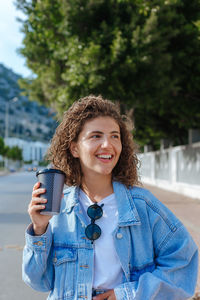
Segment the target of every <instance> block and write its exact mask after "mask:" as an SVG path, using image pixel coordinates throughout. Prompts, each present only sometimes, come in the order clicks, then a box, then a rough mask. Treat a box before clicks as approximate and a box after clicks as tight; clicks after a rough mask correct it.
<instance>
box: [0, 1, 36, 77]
mask: <svg viewBox="0 0 200 300" xmlns="http://www.w3.org/2000/svg"><path fill="white" fill-rule="evenodd" d="M16 17H21V18H24V16H23V15H22V12H21V11H19V10H17V9H16V8H15V5H14V0H0V63H2V64H4V66H5V67H7V68H9V69H12V70H13V71H14V72H15V73H17V74H19V75H22V76H23V77H26V76H29V75H30V74H31V71H30V70H29V69H28V68H27V67H26V66H25V62H26V61H25V58H23V57H22V56H21V55H19V54H18V53H17V52H16V50H17V49H18V48H19V47H20V46H21V44H22V39H23V34H22V33H21V32H20V27H21V24H20V23H19V22H17V20H16Z"/></svg>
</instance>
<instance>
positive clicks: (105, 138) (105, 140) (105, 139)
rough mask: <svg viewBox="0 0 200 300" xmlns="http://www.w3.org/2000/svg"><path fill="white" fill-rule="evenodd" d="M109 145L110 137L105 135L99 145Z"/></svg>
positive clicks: (103, 146) (105, 146)
mask: <svg viewBox="0 0 200 300" xmlns="http://www.w3.org/2000/svg"><path fill="white" fill-rule="evenodd" d="M110 146H111V143H110V139H109V138H108V137H106V136H105V137H104V139H103V141H102V144H101V147H102V148H108V147H110Z"/></svg>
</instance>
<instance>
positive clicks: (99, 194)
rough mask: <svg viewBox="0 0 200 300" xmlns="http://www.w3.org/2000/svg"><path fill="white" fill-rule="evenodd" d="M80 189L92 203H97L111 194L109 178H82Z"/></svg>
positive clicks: (111, 187) (111, 188)
mask: <svg viewBox="0 0 200 300" xmlns="http://www.w3.org/2000/svg"><path fill="white" fill-rule="evenodd" d="M81 188H82V190H83V191H84V192H85V193H86V194H87V196H88V197H89V198H90V199H91V200H92V201H93V202H99V201H101V200H102V199H103V198H105V197H107V196H109V195H110V194H112V193H113V186H112V180H111V177H109V178H108V177H102V178H98V180H94V178H93V179H92V178H91V179H89V178H87V177H84V178H83V180H82V184H81Z"/></svg>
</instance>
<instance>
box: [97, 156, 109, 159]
mask: <svg viewBox="0 0 200 300" xmlns="http://www.w3.org/2000/svg"><path fill="white" fill-rule="evenodd" d="M98 157H99V158H106V159H110V158H111V157H112V155H98Z"/></svg>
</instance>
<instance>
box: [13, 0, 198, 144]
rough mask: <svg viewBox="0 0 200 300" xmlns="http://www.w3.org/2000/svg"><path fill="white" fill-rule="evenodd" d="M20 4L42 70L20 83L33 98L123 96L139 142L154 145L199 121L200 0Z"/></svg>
mask: <svg viewBox="0 0 200 300" xmlns="http://www.w3.org/2000/svg"><path fill="white" fill-rule="evenodd" d="M16 2H17V6H18V8H19V9H21V10H22V11H23V12H24V13H25V15H26V16H27V19H26V20H25V21H23V27H22V28H23V29H22V30H23V32H24V33H25V38H24V41H23V47H22V49H21V53H22V54H23V55H24V56H25V57H26V59H27V65H28V67H29V68H30V69H31V70H32V71H33V72H34V73H35V74H36V76H35V77H34V78H29V79H23V80H22V81H21V86H22V87H23V88H24V89H25V90H26V92H27V93H28V95H29V97H30V98H32V99H37V100H38V101H40V102H41V103H42V104H46V105H47V106H51V107H54V108H55V109H56V110H57V111H59V112H63V110H66V108H67V107H68V106H69V105H70V104H71V103H72V102H73V101H74V100H77V99H78V98H80V97H82V96H86V95H88V94H101V95H103V96H104V97H106V98H109V99H111V100H117V101H120V103H121V106H122V109H124V110H125V111H127V110H129V109H130V108H132V109H133V111H134V122H135V128H136V131H135V134H136V138H137V140H138V141H139V142H140V143H141V144H151V145H153V146H154V147H155V146H156V145H157V144H158V141H159V140H160V139H161V138H169V139H171V140H172V141H173V142H174V143H175V144H176V143H184V142H185V141H186V137H187V130H188V129H189V128H197V127H199V124H200V84H199V83H200V55H199V53H200V2H199V0H193V1H190V0H165V1H164V0H152V1H146V0H134V1H133V0H117V1H116V0H115V1H114V0H87V1H86V0H68V1H64V0H42V1H41V0H17V1H16Z"/></svg>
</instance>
